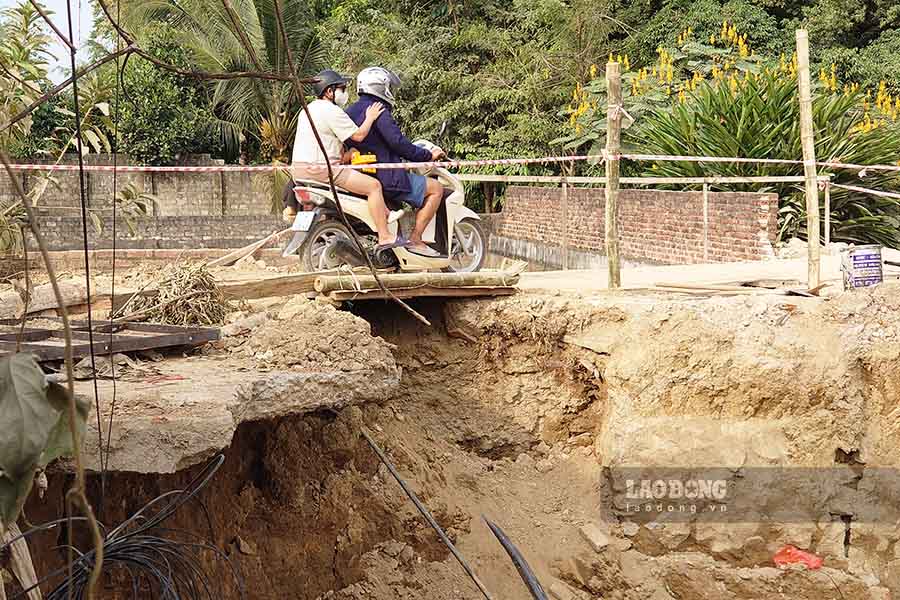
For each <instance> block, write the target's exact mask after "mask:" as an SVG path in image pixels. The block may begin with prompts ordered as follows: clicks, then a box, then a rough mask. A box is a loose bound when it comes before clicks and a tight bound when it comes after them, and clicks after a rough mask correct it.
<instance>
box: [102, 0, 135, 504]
mask: <svg viewBox="0 0 900 600" xmlns="http://www.w3.org/2000/svg"><path fill="white" fill-rule="evenodd" d="M121 12H122V4H121V2H117V3H116V20H119V21H121V20H122V18H121V16H122V15H121ZM121 45H122V41H121V39H120V38H119V37H118V36H116V51H118V50H120V48H121ZM125 60H126V61H127V60H128V59H127V58H126V59H125ZM120 68H121V69H122V70H121V71H120ZM123 76H124V65H120V64H119V59H118V58H116V94H115V101H116V106H115V108H114V109H113V140H112V153H113V185H112V289H111V290H110V292H109V297H110V307H109V310H110V315H109V348H110V354H111V356H110V367H111V368H112V402H110V405H109V424H108V425H107V428H106V457H105V458H104V456H103V448H100V464H101V474H100V489H101V492H100V496H101V497H104V496H105V490H106V470H107V468H108V467H109V455H110V446H111V444H112V429H113V421H114V419H115V415H116V399H117V391H118V390H117V389H116V361H115V360H113V356H112V352H113V335H114V332H115V327H114V326H113V322H112V312H113V311H114V310H115V307H114V306H112V303H113V302H115V298H116V215H117V214H118V213H117V212H116V208H117V206H116V203H117V201H118V193H119V191H118V190H119V187H118V186H119V182H118V176H119V170H118V167H119V89H120V86H119V83H120V81H121V79H122V77H123ZM100 508H101V509H102V508H103V507H102V505H101V506H100Z"/></svg>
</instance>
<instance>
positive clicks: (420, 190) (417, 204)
mask: <svg viewBox="0 0 900 600" xmlns="http://www.w3.org/2000/svg"><path fill="white" fill-rule="evenodd" d="M407 176H408V177H409V185H410V186H411V187H412V191H410V192H409V193H407V194H398V195H397V196H394V198H393V199H394V200H399V201H400V202H406V203H407V204H409V205H410V206H412V207H413V208H415V209H419V208H422V205H423V204H425V188H426V186H427V184H428V179H427V178H426V177H425V176H424V175H419V174H418V173H407Z"/></svg>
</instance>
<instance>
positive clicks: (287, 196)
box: [281, 179, 300, 212]
mask: <svg viewBox="0 0 900 600" xmlns="http://www.w3.org/2000/svg"><path fill="white" fill-rule="evenodd" d="M294 185H295V184H294V180H293V179H289V180H288V182H287V183H286V184H285V186H284V191H283V192H282V193H281V203H282V204H284V207H285V208H291V209H293V210H294V212H300V203H299V202H297V197H296V196H295V195H294Z"/></svg>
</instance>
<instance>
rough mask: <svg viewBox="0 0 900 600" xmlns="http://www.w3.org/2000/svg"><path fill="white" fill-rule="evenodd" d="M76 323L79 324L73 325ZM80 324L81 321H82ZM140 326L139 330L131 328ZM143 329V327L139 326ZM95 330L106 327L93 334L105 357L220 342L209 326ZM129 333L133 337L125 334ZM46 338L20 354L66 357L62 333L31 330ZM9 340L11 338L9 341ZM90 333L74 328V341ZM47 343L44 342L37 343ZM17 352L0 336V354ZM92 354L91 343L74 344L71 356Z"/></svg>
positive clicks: (11, 342)
mask: <svg viewBox="0 0 900 600" xmlns="http://www.w3.org/2000/svg"><path fill="white" fill-rule="evenodd" d="M76 323H78V322H76ZM82 324H83V322H82ZM133 325H139V327H137V328H135V327H132V326H133ZM140 326H143V327H140ZM98 327H100V328H103V327H106V329H107V331H106V332H104V331H99V330H96V329H95V331H94V344H93V346H94V354H97V355H106V354H115V353H119V352H135V351H138V350H152V349H156V348H171V347H174V346H197V345H200V344H203V343H206V342H211V341H215V340H217V339H219V337H220V332H219V330H218V329H214V328H208V327H177V326H173V325H158V324H157V325H154V324H144V323H141V324H132V323H129V324H127V326H122V327H121V328H118V327H119V326H115V327H117V329H116V330H115V331H116V332H117V333H115V334H114V335H112V336H110V335H109V331H108V330H109V324H108V322H105V323H100V324H98ZM129 330H132V332H133V333H134V334H135V335H128V332H129ZM34 331H37V332H39V333H40V334H42V335H44V336H45V337H39V336H38V335H37V334H34V333H33V334H32V336H31V337H32V338H37V339H31V340H29V341H28V342H27V343H23V344H22V347H21V350H22V352H30V353H32V354H35V355H36V356H37V357H38V360H41V361H50V360H62V359H63V358H65V342H64V340H63V332H62V330H56V329H54V330H32V332H34ZM10 337H12V339H9V338H10ZM89 337H90V336H89V334H88V332H87V331H85V330H84V329H73V330H72V339H73V341H79V342H80V341H86V340H88V339H89ZM39 342H47V343H39ZM15 351H16V341H15V334H4V335H2V336H0V355H2V354H5V353H12V352H15ZM90 353H91V344H90V343H73V345H72V356H73V357H74V358H81V357H84V356H89V355H90Z"/></svg>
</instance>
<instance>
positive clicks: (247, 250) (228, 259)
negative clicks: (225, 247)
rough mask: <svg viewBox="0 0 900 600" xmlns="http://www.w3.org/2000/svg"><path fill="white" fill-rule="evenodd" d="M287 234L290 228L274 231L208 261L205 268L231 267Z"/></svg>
mask: <svg viewBox="0 0 900 600" xmlns="http://www.w3.org/2000/svg"><path fill="white" fill-rule="evenodd" d="M289 233H291V230H290V228H288V229H283V230H282V231H276V232H274V233H272V234H271V235H268V236H266V237H264V238H263V239H261V240H259V241H256V242H253V243H252V244H249V245H247V246H244V247H243V248H239V249H237V250H235V251H234V252H230V253H228V254H226V255H225V256H222V257H220V258H217V259H215V260H213V261H210V262H208V263H206V266H208V267H227V266H230V265H233V264H234V263H236V262H237V261H239V260H241V259H242V258H246V257H248V256H250V255H251V254H253V253H255V252H256V251H258V250H262V249H263V248H264V247H265V246H267V245H268V244H271V243H272V242H275V241H278V240H280V239H281V237H282V236H286V235H287V234H289Z"/></svg>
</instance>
